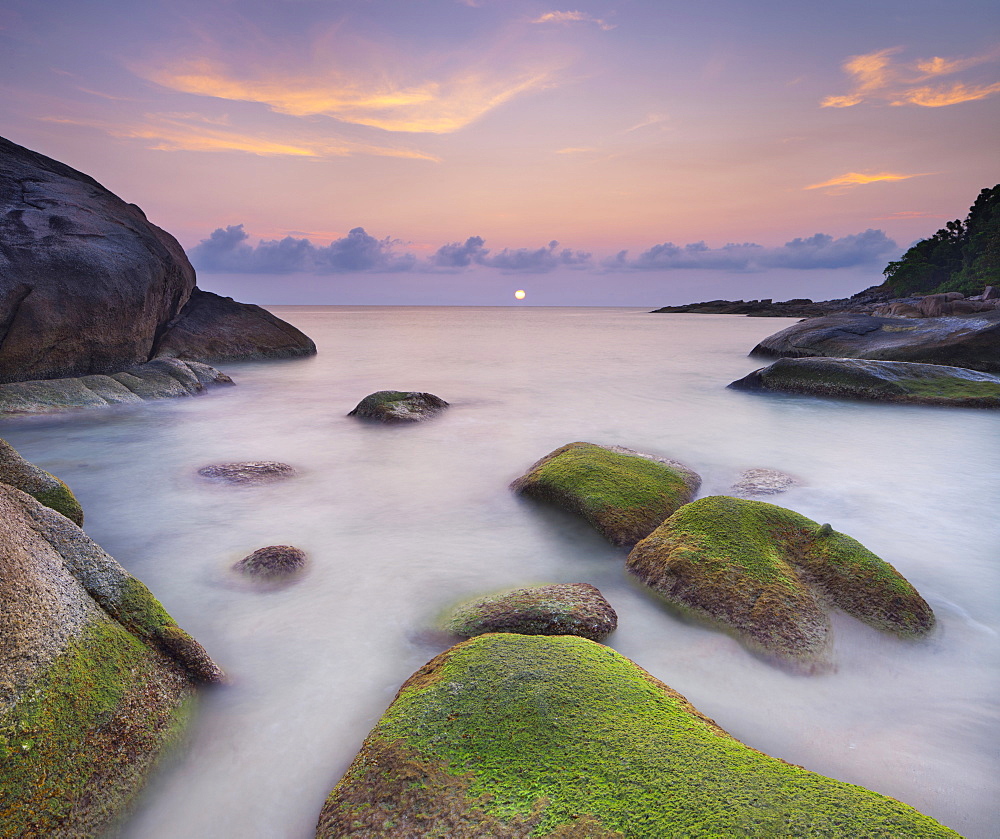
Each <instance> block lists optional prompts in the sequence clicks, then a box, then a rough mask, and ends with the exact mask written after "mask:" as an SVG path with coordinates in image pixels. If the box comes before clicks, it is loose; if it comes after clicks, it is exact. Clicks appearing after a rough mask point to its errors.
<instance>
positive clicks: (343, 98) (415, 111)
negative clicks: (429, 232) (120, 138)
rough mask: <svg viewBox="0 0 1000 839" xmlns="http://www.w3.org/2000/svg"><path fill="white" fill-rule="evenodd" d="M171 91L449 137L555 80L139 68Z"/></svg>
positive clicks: (212, 65) (527, 75) (194, 66)
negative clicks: (369, 77)
mask: <svg viewBox="0 0 1000 839" xmlns="http://www.w3.org/2000/svg"><path fill="white" fill-rule="evenodd" d="M135 69H136V71H137V72H138V73H139V74H140V75H142V76H144V77H145V78H147V79H149V80H150V81H153V82H156V83H157V84H160V85H162V86H164V87H167V88H170V89H171V90H177V91H181V92H183V93H192V94H195V95H198V96H211V97H215V98H219V99H228V100H236V101H242V102H258V103H261V104H264V105H267V106H268V107H269V108H271V109H272V110H274V111H277V112H279V113H283V114H290V115H292V116H317V115H324V116H331V117H334V118H336V119H339V120H342V121H344V122H350V123H354V124H357V125H368V126H372V127H374V128H381V129H384V130H386V131H408V132H427V133H434V134H447V133H451V132H453V131H457V130H459V129H460V128H464V127H465V126H466V125H468V124H469V123H471V122H473V121H474V120H476V119H478V118H479V117H481V116H483V115H484V114H486V113H488V112H489V111H491V110H493V109H494V108H496V107H498V106H499V105H501V104H503V103H504V102H506V101H508V100H510V99H512V98H513V97H515V96H517V95H519V94H521V93H525V92H526V91H529V90H535V89H538V88H543V87H546V86H548V85H550V84H551V83H552V72H551V71H550V70H549V69H546V68H540V69H528V70H524V71H522V72H520V73H517V72H514V73H508V74H505V75H496V74H493V73H491V72H489V71H487V70H485V69H483V70H477V69H469V70H466V71H464V72H458V73H454V74H452V75H451V76H450V77H447V78H444V79H441V80H435V81H420V82H416V83H408V82H394V81H392V80H391V79H388V78H386V77H379V79H378V80H377V81H372V80H364V79H361V78H351V77H349V76H347V75H346V74H343V73H340V72H338V71H336V70H332V69H328V70H326V71H325V72H321V73H318V74H317V73H304V74H291V73H287V72H282V71H276V72H267V71H264V72H259V71H258V72H257V74H256V75H252V76H249V75H240V74H238V73H236V72H235V71H233V70H230V69H229V68H227V67H226V66H225V65H224V64H222V63H220V62H215V61H211V60H208V59H198V60H193V61H188V62H184V63H182V64H180V65H177V66H161V67H154V68H135Z"/></svg>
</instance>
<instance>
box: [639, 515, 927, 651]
mask: <svg viewBox="0 0 1000 839" xmlns="http://www.w3.org/2000/svg"><path fill="white" fill-rule="evenodd" d="M627 565H628V569H629V571H631V572H632V573H633V574H635V575H636V577H638V578H639V579H640V580H642V582H644V583H645V584H646V585H648V586H650V587H651V588H652V589H653V590H654V591H656V592H657V593H658V594H660V595H661V596H662V597H664V598H665V599H666V600H668V601H669V602H670V603H673V604H675V605H677V606H679V607H681V608H682V609H684V610H688V611H691V612H693V613H695V614H697V615H700V616H703V617H706V618H709V619H711V620H713V621H718V622H719V623H721V624H723V625H724V626H726V627H728V628H730V629H732V630H734V631H735V632H736V633H737V634H738V635H739V636H740V637H741V638H742V639H743V640H744V641H745V642H746V643H747V644H748V645H750V646H751V647H753V648H756V649H761V650H764V651H766V652H770V653H773V654H775V655H778V656H782V657H785V658H788V659H791V660H798V661H801V662H805V663H810V662H817V661H819V660H820V659H821V658H822V656H823V655H824V653H825V652H826V648H827V642H828V636H829V633H830V622H829V619H828V617H827V615H826V611H825V609H824V604H826V603H829V604H832V605H834V606H837V607H838V608H840V609H842V610H843V611H845V612H847V613H848V614H849V615H852V616H853V617H855V618H857V619H858V620H861V621H864V622H865V623H867V624H869V625H870V626H873V627H875V628H876V629H881V630H885V631H888V632H893V633H896V634H899V635H903V636H919V635H924V634H926V633H927V632H929V631H930V629H931V628H932V627H933V626H934V613H933V612H932V611H931V608H930V606H928V605H927V604H926V603H925V602H924V600H923V598H921V597H920V595H919V594H918V593H917V591H916V590H915V589H914V588H913V586H911V585H910V584H909V583H908V582H907V581H906V580H905V579H904V578H903V577H902V575H900V574H899V572H897V571H896V569H894V568H893V567H892V566H891V565H889V563H887V562H885V561H883V560H881V559H879V558H878V557H877V556H875V554H873V553H872V552H871V551H869V550H868V549H867V548H865V547H864V546H863V545H861V544H860V543H859V542H856V541H855V540H854V539H852V538H851V537H850V536H846V535H844V534H843V533H837V532H836V531H834V530H833V529H832V528H830V526H829V525H823V526H821V525H819V524H817V523H816V522H814V521H812V520H811V519H807V518H806V517H805V516H802V515H799V514H798V513H795V512H792V511H791V510H786V509H784V508H783V507H778V506H776V505H774V504H765V503H764V502H763V501H749V500H746V499H741V498H731V497H729V496H725V495H716V496H710V497H708V498H701V499H699V500H698V501H694V502H692V503H691V504H687V505H685V506H684V507H681V508H680V510H678V511H677V512H676V513H674V515H672V516H671V517H670V518H669V519H667V520H666V521H665V522H663V524H662V525H660V526H659V527H658V528H657V529H656V530H654V531H653V532H652V533H651V534H650V535H649V536H648V537H646V538H645V539H643V540H642V541H641V542H639V544H638V545H636V546H635V548H634V549H633V551H632V553H630V554H629V557H628V563H627Z"/></svg>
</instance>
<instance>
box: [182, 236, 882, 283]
mask: <svg viewBox="0 0 1000 839" xmlns="http://www.w3.org/2000/svg"><path fill="white" fill-rule="evenodd" d="M249 239H250V236H249V234H248V233H247V232H246V230H244V228H243V225H242V224H235V225H230V226H228V227H226V228H221V227H220V228H218V229H217V230H215V231H214V232H213V233H212V234H211V235H210V236H209V237H208V238H207V239H202V241H201V242H200V243H199V244H198V245H196V246H195V247H193V248H191V249H190V251H189V252H188V256H189V257H190V259H191V262H192V263H193V264H194V266H195V267H196V268H198V269H199V270H201V271H208V272H219V273H247V274H287V273H292V272H310V273H315V274H347V273H364V272H369V273H387V272H400V271H428V272H449V273H457V272H461V271H463V270H467V269H469V268H473V267H481V268H492V269H495V270H497V271H500V272H502V273H514V274H546V273H549V272H551V271H555V270H557V269H563V268H570V269H575V270H591V271H599V272H611V271H626V272H633V271H670V270H675V269H700V270H714V271H736V272H741V273H748V272H754V271H765V270H769V269H773V268H788V269H796V270H805V271H808V270H812V269H831V268H849V267H853V266H859V265H866V264H871V263H876V262H878V261H879V260H884V259H885V258H886V256H887V255H890V254H892V253H894V252H896V251H898V247H897V245H896V243H895V242H894V241H893V240H892V239H889V238H888V237H887V236H886V235H885V233H884V232H883V231H881V230H872V229H869V230H866V231H864V232H863V233H855V234H852V235H849V236H842V237H841V238H839V239H835V238H834V237H833V236H830V235H828V234H826V233H817V234H815V235H814V236H810V237H808V238H804V239H803V238H797V239H792V240H791V241H790V242H786V243H785V244H784V245H782V246H781V247H771V248H769V247H764V246H762V245H758V244H755V243H753V242H744V243H742V244H736V243H730V244H727V245H723V246H722V247H720V248H710V247H709V246H708V245H707V244H705V242H694V243H692V244H688V245H683V246H681V245H675V244H674V243H673V242H664V243H662V244H659V245H654V246H653V247H651V248H649V249H648V250H645V251H643V252H641V253H640V254H639V255H638V256H636V257H634V258H633V257H630V256H629V252H628V251H627V250H622V251H619V252H618V253H617V254H615V255H614V256H612V257H609V258H607V259H604V260H595V259H594V257H593V254H591V253H588V252H586V251H579V250H572V249H570V248H560V247H559V243H558V242H557V241H555V240H553V241H550V242H549V243H548V244H547V245H544V246H542V247H539V248H504V249H503V250H501V251H497V252H493V251H491V250H490V248H487V247H486V242H485V240H484V239H483V238H482V237H481V236H470V237H469V238H468V239H466V240H465V241H464V242H461V241H458V242H449V243H447V244H444V245H441V247H439V248H438V249H437V250H436V251H435V252H434V253H433V254H431V255H430V256H428V257H426V258H420V257H417V256H416V255H415V254H413V253H409V252H406V251H405V250H401V246H402V245H403V242H401V241H400V240H399V239H393V238H391V237H389V236H386V237H385V238H383V239H377V238H375V237H374V236H371V235H369V234H368V233H366V232H365V229H364V228H363V227H355V228H354V229H353V230H351V231H350V232H349V233H348V234H347V235H346V236H344V237H342V238H340V239H335V240H334V241H332V242H331V243H330V244H329V245H326V246H319V245H314V244H313V243H312V242H311V241H310V240H309V239H304V238H303V239H298V238H295V237H293V236H286V237H285V238H283V239H266V240H263V241H261V242H258V243H257V244H256V245H251V244H250V243H249Z"/></svg>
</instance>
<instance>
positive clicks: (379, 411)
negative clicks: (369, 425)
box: [347, 390, 448, 423]
mask: <svg viewBox="0 0 1000 839" xmlns="http://www.w3.org/2000/svg"><path fill="white" fill-rule="evenodd" d="M447 407H448V403H447V402H445V401H444V400H443V399H442V398H441V397H440V396H435V395H434V394H433V393H419V392H417V391H402V390H380V391H377V392H376V393H371V394H369V395H368V396H366V397H365V398H364V399H362V400H361V401H360V402H359V403H358V405H357V407H356V408H355V409H354V410H353V411H351V412H350V413H349V414H348V415H347V416H349V417H358V418H359V419H367V420H375V421H377V422H386V423H404V422H420V421H421V420H425V419H430V418H431V417H433V416H435V415H436V414H438V413H440V412H441V411H443V410H444V409H445V408H447Z"/></svg>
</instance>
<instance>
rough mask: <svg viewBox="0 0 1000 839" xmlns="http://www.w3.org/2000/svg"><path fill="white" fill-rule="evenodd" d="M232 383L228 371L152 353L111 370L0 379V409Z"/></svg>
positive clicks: (38, 408)
mask: <svg viewBox="0 0 1000 839" xmlns="http://www.w3.org/2000/svg"><path fill="white" fill-rule="evenodd" d="M232 383H233V380H232V379H231V378H229V376H227V375H226V374H225V373H220V372H219V371H218V370H216V369H215V368H214V367H209V366H208V365H207V364H200V363H199V362H197V361H187V362H185V361H179V360H177V359H175V358H158V359H154V360H153V361H148V362H146V363H145V364H139V365H136V366H135V367H130V368H129V369H128V370H124V371H122V372H120V373H113V374H111V375H103V374H96V375H93V376H80V377H79V378H70V379H42V380H38V381H33V382H9V383H7V384H0V415H3V414H51V413H58V412H60V411H72V410H77V409H80V408H103V407H105V406H107V405H122V404H130V403H136V402H143V401H146V400H149V399H166V398H169V397H175V396H194V395H196V394H199V393H201V392H202V391H204V390H205V387H206V385H215V384H232Z"/></svg>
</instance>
